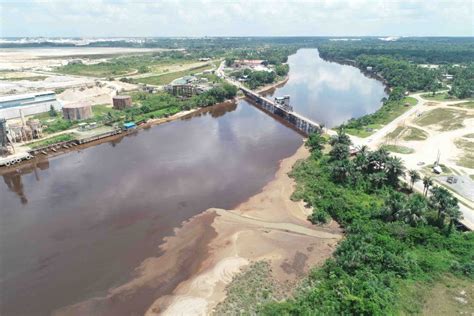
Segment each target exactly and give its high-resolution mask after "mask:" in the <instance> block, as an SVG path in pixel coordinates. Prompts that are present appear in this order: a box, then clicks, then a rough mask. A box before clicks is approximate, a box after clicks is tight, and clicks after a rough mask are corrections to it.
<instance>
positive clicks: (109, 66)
mask: <svg viewBox="0 0 474 316" xmlns="http://www.w3.org/2000/svg"><path fill="white" fill-rule="evenodd" d="M192 62H197V60H195V59H183V58H172V57H171V58H170V57H160V56H155V55H153V54H148V53H143V54H140V55H134V56H126V55H125V56H120V57H115V58H112V59H110V60H108V61H105V62H101V63H97V64H92V65H85V64H71V65H65V66H60V67H57V68H55V71H56V72H59V73H64V74H70V75H80V76H90V77H115V76H123V75H126V74H129V73H134V72H135V71H137V72H138V73H147V72H154V71H160V72H161V71H163V69H165V68H166V67H168V66H172V65H176V64H179V65H184V64H188V63H192Z"/></svg>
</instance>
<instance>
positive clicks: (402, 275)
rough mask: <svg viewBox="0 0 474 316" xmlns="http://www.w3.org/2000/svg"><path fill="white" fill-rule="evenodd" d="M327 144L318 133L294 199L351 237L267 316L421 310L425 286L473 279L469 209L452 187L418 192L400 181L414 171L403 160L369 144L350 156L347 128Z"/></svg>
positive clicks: (296, 173)
mask: <svg viewBox="0 0 474 316" xmlns="http://www.w3.org/2000/svg"><path fill="white" fill-rule="evenodd" d="M324 143H325V140H324V138H323V137H321V136H320V135H317V134H314V135H310V137H309V140H308V142H307V146H308V147H309V148H310V150H311V156H310V158H308V159H307V160H305V161H302V162H300V163H298V164H297V165H295V167H294V169H293V171H292V173H291V175H292V176H293V177H294V178H295V179H296V181H297V189H296V191H295V193H294V195H293V198H294V199H296V200H303V201H305V203H306V204H307V205H308V206H311V207H312V208H313V214H312V215H311V216H310V217H309V219H310V220H311V221H312V222H313V223H315V224H319V223H325V222H327V221H329V220H330V218H333V219H334V220H336V221H337V222H338V223H339V224H340V225H342V226H343V227H344V228H345V231H346V238H345V239H344V240H343V241H342V242H341V243H340V244H339V246H338V248H337V250H336V251H335V253H334V257H333V258H332V259H330V260H328V261H327V262H326V263H325V264H324V266H323V267H321V268H316V269H314V270H313V271H312V272H311V274H310V275H309V277H308V280H307V283H306V285H305V286H304V287H303V288H302V289H301V290H300V291H299V292H298V293H297V295H296V296H295V297H294V298H293V299H291V300H288V301H286V302H280V303H271V304H268V305H266V306H265V307H264V308H263V309H262V310H261V312H262V313H263V314H266V315H313V314H318V315H391V314H400V313H402V314H403V313H417V312H420V311H421V309H422V307H423V306H422V304H423V300H417V301H414V300H411V299H410V298H411V297H413V295H417V297H420V298H423V297H426V296H427V292H426V290H425V288H429V286H430V285H432V284H436V282H438V281H439V280H441V279H442V278H443V277H444V276H446V275H453V276H455V277H456V278H459V279H461V280H470V282H472V279H473V278H474V264H473V262H474V252H473V251H472V249H474V234H473V233H464V232H461V231H458V230H457V229H456V225H455V221H456V220H457V219H459V218H460V217H461V213H460V211H459V207H458V205H457V200H456V198H454V197H453V196H452V195H451V194H450V193H449V191H447V190H445V189H444V188H442V187H433V186H431V184H430V182H429V181H426V183H427V186H428V187H426V188H425V189H426V191H430V192H431V194H430V196H429V197H428V196H426V195H425V194H420V193H416V192H412V190H411V189H410V188H409V187H408V185H404V184H403V183H402V182H401V181H400V177H403V176H404V174H405V171H406V170H405V168H404V166H403V163H402V162H401V160H400V159H398V158H396V157H392V156H390V155H389V154H388V152H387V151H385V150H384V149H379V150H377V151H373V152H371V151H369V150H367V149H366V148H361V150H360V151H359V152H358V153H357V154H356V155H355V156H353V157H350V155H349V146H350V145H351V142H350V139H349V138H348V137H347V135H345V134H344V133H343V132H340V133H339V134H338V135H337V136H335V137H333V138H331V139H330V147H329V148H327V150H324V151H323V148H324V147H325V146H327V145H325V144H324ZM326 152H327V153H326ZM411 174H412V173H410V175H411ZM415 181H416V180H415ZM407 293H410V295H408V294H407Z"/></svg>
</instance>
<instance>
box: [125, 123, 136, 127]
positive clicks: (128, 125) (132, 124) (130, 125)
mask: <svg viewBox="0 0 474 316" xmlns="http://www.w3.org/2000/svg"><path fill="white" fill-rule="evenodd" d="M134 126H136V124H135V123H134V122H127V123H123V127H126V128H130V127H134Z"/></svg>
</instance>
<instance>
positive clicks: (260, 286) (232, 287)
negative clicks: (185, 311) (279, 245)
mask: <svg viewBox="0 0 474 316" xmlns="http://www.w3.org/2000/svg"><path fill="white" fill-rule="evenodd" d="M288 295H289V293H285V291H282V290H281V289H279V286H278V285H277V284H276V282H275V281H274V280H273V279H272V276H271V266H270V264H269V263H268V262H266V261H258V262H256V263H252V264H251V265H250V266H247V267H245V268H244V269H243V271H242V272H241V273H239V274H237V275H236V276H235V277H234V278H233V280H232V282H231V283H230V284H229V285H228V286H227V288H226V298H225V300H224V301H222V302H221V303H219V304H218V305H217V307H216V309H215V311H214V313H213V315H256V314H257V313H258V309H259V307H260V306H261V305H262V304H265V303H269V302H272V301H275V300H281V299H282V298H284V297H285V296H288Z"/></svg>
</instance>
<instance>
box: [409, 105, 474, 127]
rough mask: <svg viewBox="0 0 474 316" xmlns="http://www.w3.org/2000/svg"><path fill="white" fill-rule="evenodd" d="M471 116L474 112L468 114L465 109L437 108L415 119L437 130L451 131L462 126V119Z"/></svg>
mask: <svg viewBox="0 0 474 316" xmlns="http://www.w3.org/2000/svg"><path fill="white" fill-rule="evenodd" d="M473 117H474V114H468V113H467V112H466V111H461V110H454V109H446V108H437V109H433V110H431V111H428V112H425V113H423V114H422V116H420V117H419V118H418V119H416V123H417V124H418V125H420V126H431V127H434V128H435V129H436V130H438V131H451V130H455V129H459V128H462V127H464V124H463V122H464V120H465V119H468V118H473Z"/></svg>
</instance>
